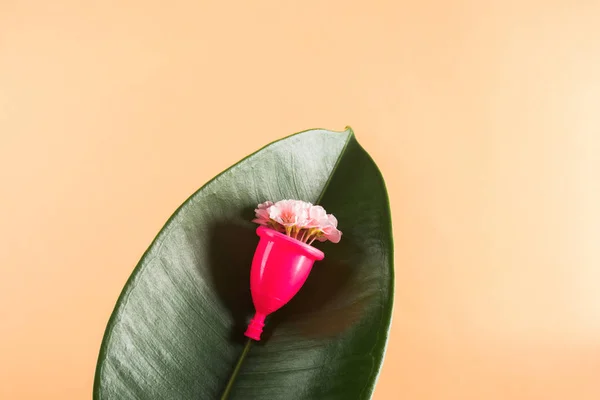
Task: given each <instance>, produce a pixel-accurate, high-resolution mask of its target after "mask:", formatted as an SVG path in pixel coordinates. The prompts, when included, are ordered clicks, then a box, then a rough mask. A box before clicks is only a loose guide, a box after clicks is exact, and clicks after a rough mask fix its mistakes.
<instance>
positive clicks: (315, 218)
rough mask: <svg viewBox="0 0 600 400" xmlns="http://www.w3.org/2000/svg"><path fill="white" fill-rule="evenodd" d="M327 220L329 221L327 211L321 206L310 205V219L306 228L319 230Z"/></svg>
mask: <svg viewBox="0 0 600 400" xmlns="http://www.w3.org/2000/svg"><path fill="white" fill-rule="evenodd" d="M325 220H327V212H326V211H325V209H324V208H323V207H321V206H313V205H312V204H310V203H308V219H307V221H306V225H304V228H319V227H320V226H321V223H322V222H323V221H325Z"/></svg>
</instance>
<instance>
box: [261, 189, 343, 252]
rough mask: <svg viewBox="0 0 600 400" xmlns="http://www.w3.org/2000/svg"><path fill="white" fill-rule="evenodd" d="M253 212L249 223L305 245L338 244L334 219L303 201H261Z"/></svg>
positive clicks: (338, 232) (315, 206) (338, 235)
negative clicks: (328, 242) (263, 226)
mask: <svg viewBox="0 0 600 400" xmlns="http://www.w3.org/2000/svg"><path fill="white" fill-rule="evenodd" d="M254 212H255V213H256V218H255V219H253V220H252V222H256V223H257V224H260V225H266V226H268V227H270V228H272V229H275V230H277V231H279V232H283V233H285V234H286V235H288V236H290V237H293V238H294V239H297V240H300V241H301V242H304V243H307V244H311V243H312V242H313V241H314V240H319V241H321V242H324V241H326V240H330V241H331V242H333V243H338V242H339V241H340V239H341V238H342V232H340V231H339V230H338V229H337V224H338V222H337V219H336V218H335V217H334V216H333V215H332V214H327V212H326V211H325V209H324V208H323V207H321V206H317V205H312V204H311V203H308V202H305V201H301V200H281V201H278V202H276V203H273V202H271V201H265V202H264V203H262V204H259V205H258V206H257V208H256V210H254Z"/></svg>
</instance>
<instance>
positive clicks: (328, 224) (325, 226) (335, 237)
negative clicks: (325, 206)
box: [317, 214, 342, 243]
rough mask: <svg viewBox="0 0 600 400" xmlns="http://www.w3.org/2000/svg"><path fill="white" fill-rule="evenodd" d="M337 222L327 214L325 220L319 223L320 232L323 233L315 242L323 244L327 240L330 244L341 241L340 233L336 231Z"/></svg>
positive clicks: (331, 215)
mask: <svg viewBox="0 0 600 400" xmlns="http://www.w3.org/2000/svg"><path fill="white" fill-rule="evenodd" d="M337 225H338V221H337V219H336V218H335V217H334V216H333V214H327V219H326V220H322V221H321V226H320V230H321V232H323V235H322V236H319V237H318V238H317V240H319V241H321V242H324V241H326V240H329V241H330V242H332V243H339V241H340V240H341V239H342V231H340V230H338V229H337Z"/></svg>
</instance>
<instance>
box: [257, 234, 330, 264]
mask: <svg viewBox="0 0 600 400" xmlns="http://www.w3.org/2000/svg"><path fill="white" fill-rule="evenodd" d="M256 234H257V235H258V236H259V237H261V238H263V237H265V238H271V239H278V240H280V241H284V242H285V243H286V244H288V245H290V246H292V247H295V248H296V249H298V250H299V251H300V252H301V253H304V255H305V256H307V257H309V258H311V259H312V260H315V261H320V260H322V259H323V258H324V257H325V254H324V253H323V252H322V251H321V250H319V249H317V248H315V247H312V246H310V245H308V244H306V243H304V242H301V241H299V240H298V239H294V238H293V237H290V236H287V235H284V234H283V233H281V232H277V231H276V230H274V229H271V228H267V227H266V226H259V227H258V228H257V229H256Z"/></svg>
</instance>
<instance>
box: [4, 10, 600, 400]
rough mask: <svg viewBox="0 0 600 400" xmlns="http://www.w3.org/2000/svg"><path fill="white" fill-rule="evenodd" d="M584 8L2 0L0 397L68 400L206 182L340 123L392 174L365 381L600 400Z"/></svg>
mask: <svg viewBox="0 0 600 400" xmlns="http://www.w3.org/2000/svg"><path fill="white" fill-rule="evenodd" d="M599 108H600V3H599V2H594V1H585V0H582V1H572V0H569V1H508V2H506V1H497V2H495V1H494V2H492V1H484V2H481V1H470V2H460V1H412V2H407V1H375V2H367V1H364V2H356V1H354V2H353V1H298V2H290V1H277V2H276V1H254V2H237V3H229V2H217V1H215V2H198V1H191V0H190V1H178V0H171V1H140V0H128V1H103V2H100V1H98V2H91V1H81V0H72V1H64V0H62V1H61V0H59V1H56V2H51V1H43V0H37V1H36V0H33V1H11V0H8V1H7V0H4V1H1V2H0V135H1V140H0V183H1V185H0V206H1V208H0V226H1V228H2V229H1V231H0V243H1V244H0V267H1V268H2V270H1V276H0V313H1V314H0V338H1V341H0V398H2V399H41V398H43V399H61V400H62V399H86V398H90V397H91V388H92V381H93V372H94V367H95V362H96V357H97V352H98V349H99V346H100V341H101V338H102V334H103V331H104V328H105V325H106V322H107V319H108V317H109V315H110V312H111V310H112V308H113V305H114V302H115V301H116V298H117V296H118V294H119V292H120V290H121V288H122V286H123V284H124V282H125V280H126V278H127V277H128V276H129V274H130V272H131V270H132V268H133V266H134V265H135V264H136V263H137V261H138V260H139V258H140V256H141V255H142V253H143V251H144V250H145V249H146V247H147V246H148V245H149V244H150V242H151V240H152V239H153V237H154V235H155V234H156V233H157V232H158V231H159V229H160V228H161V227H162V225H163V223H164V222H165V221H166V219H167V218H168V217H169V215H170V214H171V213H172V212H173V211H174V210H175V208H176V207H177V206H178V205H179V204H180V203H181V202H183V201H184V200H185V198H186V197H187V196H188V195H190V194H191V193H192V192H193V191H194V190H195V189H197V188H198V187H199V186H200V185H202V184H203V183H204V182H206V181H207V180H208V179H210V178H211V177H213V176H214V175H216V174H217V173H219V172H220V171H222V170H223V169H225V168H227V167H228V166H229V165H231V164H233V163H234V162H236V161H238V160H239V159H240V158H242V157H244V156H245V155H246V154H248V153H250V152H252V151H254V150H255V149H257V148H259V147H260V146H262V145H264V144H265V143H267V142H269V141H272V140H274V139H277V138H280V137H282V136H285V135H288V134H291V133H293V132H296V131H300V130H304V129H308V128H313V127H323V128H329V129H334V130H341V129H343V128H344V127H345V126H346V125H351V126H352V127H353V128H354V129H355V131H356V132H357V136H358V139H359V140H360V142H361V143H362V144H363V145H364V146H365V147H366V149H367V150H368V151H369V152H370V153H371V154H372V156H373V157H374V158H375V160H376V161H377V163H378V164H379V166H380V168H381V169H382V171H383V174H384V176H385V178H386V180H387V183H388V186H389V192H390V197H391V202H392V210H393V215H394V234H395V242H396V276H397V295H396V303H395V312H394V322H393V328H392V332H391V340H390V343H389V347H388V352H387V357H386V361H385V364H384V367H383V371H382V374H381V377H380V380H379V383H378V386H377V390H376V393H375V399H376V400H387V399H410V400H412V399H417V400H429V399H460V400H466V399H477V400H481V399H490V400H496V399H498V400H499V399H515V400H525V399H527V400H533V399H541V400H553V399H569V400H570V399H574V400H588V399H589V400H591V399H594V400H597V399H598V398H600V211H599V207H598V206H599V205H600V110H599Z"/></svg>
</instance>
